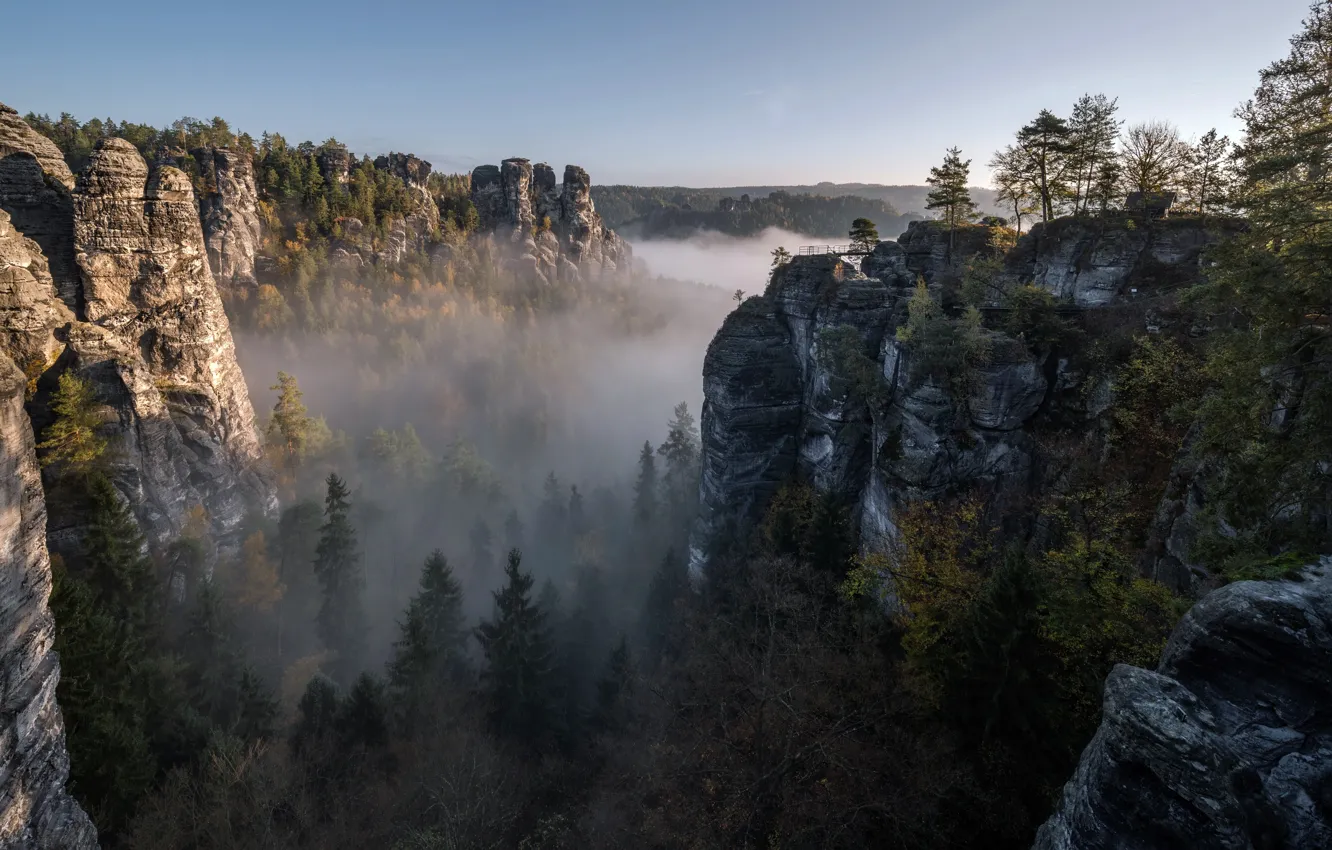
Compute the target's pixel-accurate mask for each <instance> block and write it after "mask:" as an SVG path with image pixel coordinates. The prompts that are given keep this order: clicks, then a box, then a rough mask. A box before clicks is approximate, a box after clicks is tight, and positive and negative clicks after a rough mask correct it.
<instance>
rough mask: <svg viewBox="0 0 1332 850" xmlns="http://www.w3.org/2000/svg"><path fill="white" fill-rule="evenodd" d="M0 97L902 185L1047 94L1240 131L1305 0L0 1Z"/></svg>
mask: <svg viewBox="0 0 1332 850" xmlns="http://www.w3.org/2000/svg"><path fill="white" fill-rule="evenodd" d="M0 7H2V8H4V14H3V17H4V19H5V26H6V29H7V30H8V31H9V32H11V33H29V34H31V36H32V37H22V38H9V39H6V43H5V49H4V50H3V51H0V102H3V103H7V104H8V105H10V106H12V107H14V108H15V109H17V110H19V112H21V113H27V112H29V111H34V112H39V113H50V114H52V115H57V114H59V113H61V112H70V113H72V114H74V115H75V116H77V117H79V118H84V119H86V118H89V117H92V116H94V115H96V116H98V117H102V118H106V117H112V118H114V119H116V120H122V119H124V120H130V121H135V122H139V123H149V124H154V125H163V124H168V123H170V122H171V121H172V120H174V119H176V118H179V117H182V116H193V117H196V118H205V119H206V118H211V117H213V116H214V115H220V116H222V117H223V118H226V119H227V120H228V121H229V122H230V123H231V125H232V127H233V128H235V129H239V130H245V131H246V132H249V133H251V134H252V135H255V136H258V135H259V133H261V132H263V131H265V130H272V131H276V132H280V133H282V134H283V135H284V136H286V137H287V139H288V140H289V141H292V142H296V141H300V140H305V139H309V140H311V141H314V142H316V143H317V142H322V141H323V140H325V139H327V138H329V137H330V136H333V137H336V138H337V139H338V140H340V141H342V142H344V143H346V144H347V145H348V146H350V147H351V148H352V149H353V150H354V151H356V152H358V153H362V152H363V153H369V154H372V155H373V154H378V153H383V152H386V151H389V150H399V151H411V152H414V153H416V154H418V155H420V156H423V157H424V158H426V159H428V160H430V161H431V162H432V163H434V164H435V167H436V169H437V170H442V171H463V170H469V169H471V168H472V167H474V166H476V165H479V164H483V163H498V162H499V161H500V160H501V159H505V158H507V157H512V156H523V157H528V158H530V159H532V160H533V161H545V162H549V163H551V164H552V165H554V166H555V167H556V169H557V170H562V166H563V165H565V164H567V163H575V164H578V165H582V166H583V167H584V168H586V169H587V170H588V171H589V173H590V174H591V176H592V179H593V181H594V182H596V183H603V184H605V183H635V184H640V185H685V186H727V185H731V186H734V185H762V184H799V183H814V182H819V181H824V180H827V181H833V182H866V183H888V184H901V183H910V184H918V183H921V182H923V181H924V178H925V176H926V175H927V173H928V171H929V167H930V166H931V165H933V164H936V163H937V162H938V161H939V160H940V159H941V158H942V155H943V152H944V150H945V149H946V148H948V147H950V146H953V145H957V146H960V147H961V148H962V152H963V156H964V157H970V158H972V159H973V160H974V163H975V165H974V167H973V182H975V183H977V184H980V185H984V184H985V183H986V182H987V181H988V169H986V168H985V167H984V163H985V162H987V161H988V160H989V158H990V156H991V154H992V153H993V152H994V151H995V150H996V149H998V148H1000V147H1002V146H1003V145H1004V144H1006V143H1007V142H1008V141H1009V140H1010V139H1011V137H1012V135H1013V133H1014V131H1016V130H1017V129H1018V128H1019V127H1020V126H1021V125H1022V124H1024V123H1026V122H1027V121H1029V120H1030V119H1031V118H1032V117H1034V116H1035V115H1036V113H1037V112H1039V111H1040V110H1041V109H1043V108H1048V109H1051V110H1053V111H1055V112H1056V113H1059V114H1064V115H1066V114H1067V113H1068V112H1069V110H1070V108H1071V106H1072V104H1073V102H1074V100H1076V99H1077V97H1078V96H1079V95H1081V94H1083V93H1087V92H1091V93H1095V92H1104V93H1106V94H1107V95H1109V96H1111V97H1117V98H1118V99H1119V104H1120V114H1121V117H1123V118H1124V119H1125V120H1126V121H1128V122H1130V123H1133V122H1137V121H1142V120H1148V119H1158V118H1160V119H1166V120H1170V121H1172V122H1174V123H1175V124H1176V125H1177V126H1178V127H1179V128H1180V130H1181V132H1182V133H1183V134H1184V136H1185V137H1196V136H1199V135H1201V134H1202V133H1204V132H1206V131H1207V130H1208V129H1209V128H1211V127H1214V126H1215V127H1217V128H1218V129H1220V130H1221V131H1222V132H1227V133H1230V134H1231V135H1232V136H1236V135H1238V129H1239V128H1238V125H1237V123H1236V122H1235V120H1234V117H1233V112H1234V110H1235V107H1237V106H1238V105H1239V104H1240V103H1242V102H1243V101H1244V100H1245V99H1246V98H1248V97H1249V96H1250V95H1251V94H1252V92H1253V89H1254V86H1255V84H1256V82H1257V79H1258V71H1259V70H1260V69H1261V68H1263V67H1265V66H1266V65H1268V64H1269V63H1271V62H1272V61H1273V60H1275V59H1278V58H1280V57H1281V56H1283V55H1285V53H1286V51H1287V44H1288V40H1289V38H1290V36H1291V35H1293V34H1294V33H1295V32H1296V31H1297V30H1298V29H1299V26H1300V21H1301V20H1302V18H1303V17H1304V14H1305V13H1306V12H1307V10H1308V2H1307V0H1116V2H1105V0H1094V2H1093V0H950V2H922V0H820V2H809V0H670V2H654V1H653V2H649V0H508V2H506V3H503V4H500V3H494V2H478V1H477V0H473V2H454V0H435V1H434V2H403V0H375V2H373V3H365V2H361V1H360V0H357V2H353V0H319V2H312V0H232V2H229V3H226V4H222V3H179V2H176V0H173V2H163V1H162V0H126V2H118V3H108V2H106V0H61V2H52V0H0Z"/></svg>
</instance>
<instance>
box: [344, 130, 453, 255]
mask: <svg viewBox="0 0 1332 850" xmlns="http://www.w3.org/2000/svg"><path fill="white" fill-rule="evenodd" d="M375 168H377V169H379V170H380V171H387V172H388V173H390V174H392V175H394V176H396V177H398V178H400V179H401V180H402V181H403V183H405V184H406V185H407V191H408V192H409V193H410V194H411V197H412V206H411V209H410V211H409V212H408V213H407V215H406V217H405V218H400V219H395V220H394V221H393V222H392V223H391V224H390V226H389V234H388V238H387V240H386V243H385V246H384V249H383V250H382V251H380V252H379V255H378V257H377V258H376V259H377V260H378V261H379V262H383V263H389V264H396V263H401V262H402V261H403V259H404V258H406V256H407V255H408V254H411V253H421V252H424V251H425V250H426V247H427V245H428V244H429V243H430V241H431V240H432V239H435V238H436V237H437V234H438V233H439V207H438V206H436V205H435V199H434V198H433V197H431V195H430V189H429V188H428V187H427V180H429V178H430V163H428V162H426V161H425V160H423V159H420V158H418V157H416V156H413V155H412V154H409V153H407V154H404V153H390V154H389V155H388V156H381V157H378V158H376V159H375ZM357 224H360V222H357Z"/></svg>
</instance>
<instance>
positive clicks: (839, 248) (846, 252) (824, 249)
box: [797, 245, 870, 257]
mask: <svg viewBox="0 0 1332 850" xmlns="http://www.w3.org/2000/svg"><path fill="white" fill-rule="evenodd" d="M797 253H798V254H799V255H800V256H802V257H811V256H818V255H820V254H836V255H837V256H839V257H863V256H865V255H866V254H869V253H870V251H869V249H867V248H863V247H861V246H859V245H801V246H800V250H799V251H798V252H797Z"/></svg>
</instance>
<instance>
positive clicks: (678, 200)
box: [592, 186, 921, 239]
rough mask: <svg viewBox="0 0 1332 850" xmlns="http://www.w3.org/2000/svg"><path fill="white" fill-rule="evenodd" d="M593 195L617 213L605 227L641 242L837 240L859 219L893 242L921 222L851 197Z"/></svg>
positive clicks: (691, 192)
mask: <svg viewBox="0 0 1332 850" xmlns="http://www.w3.org/2000/svg"><path fill="white" fill-rule="evenodd" d="M592 195H593V198H594V199H595V200H596V203H597V205H598V209H601V207H602V206H603V205H604V206H605V207H606V208H607V209H609V210H612V211H613V213H612V214H611V215H607V218H606V220H607V222H611V221H615V222H616V223H615V224H613V225H612V226H614V227H615V228H616V229H619V230H622V231H623V232H624V233H625V234H627V235H630V236H633V237H637V238H641V239H681V238H687V237H689V236H692V235H694V234H696V233H698V232H700V231H703V232H711V231H715V232H717V233H723V234H726V235H728V236H739V237H747V236H755V235H757V234H759V233H762V232H763V231H764V230H766V229H768V228H770V227H776V228H780V229H782V230H789V231H794V232H796V233H801V234H805V235H807V236H812V237H815V238H827V239H839V238H841V236H842V235H843V234H844V233H845V232H846V228H847V225H848V224H849V223H850V222H851V221H852V220H853V219H856V218H869V219H870V220H872V221H874V222H875V223H876V224H877V225H878V226H879V228H880V229H881V230H882V232H883V233H884V235H885V236H890V237H891V236H896V235H897V234H898V233H901V232H902V231H903V230H905V229H906V225H907V222H908V221H912V220H914V219H918V218H920V217H921V216H920V214H918V213H916V214H910V213H908V214H903V213H900V212H898V211H897V209H896V208H894V207H893V205H892V204H890V203H887V202H886V201H881V200H874V199H868V198H863V197H860V196H858V195H850V194H848V195H839V196H834V197H826V196H822V195H815V194H807V193H806V194H795V193H790V192H783V191H776V192H771V193H769V194H768V195H767V196H764V197H754V198H751V197H750V196H749V195H748V194H741V195H740V196H738V197H735V196H732V195H729V194H727V193H726V190H721V189H656V188H644V187H639V186H597V187H595V188H594V189H593V192H592ZM612 216H613V217H612Z"/></svg>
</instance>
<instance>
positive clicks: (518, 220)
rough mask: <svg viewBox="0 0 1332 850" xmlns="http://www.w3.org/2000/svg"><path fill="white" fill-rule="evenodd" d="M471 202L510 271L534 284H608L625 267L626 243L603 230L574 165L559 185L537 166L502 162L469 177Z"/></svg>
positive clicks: (544, 167)
mask: <svg viewBox="0 0 1332 850" xmlns="http://www.w3.org/2000/svg"><path fill="white" fill-rule="evenodd" d="M472 204H473V205H474V206H475V207H476V209H477V213H478V216H479V218H480V221H481V227H482V228H483V229H485V230H490V231H493V232H494V235H495V239H496V241H497V243H498V245H499V246H500V248H501V253H502V254H503V255H504V260H505V263H506V265H507V267H509V268H510V269H511V270H513V271H514V272H516V273H517V274H518V275H519V276H520V277H523V278H527V279H530V280H532V281H533V282H535V283H551V282H554V281H555V280H567V281H573V282H578V281H583V280H601V279H609V278H613V277H615V276H617V275H619V274H622V273H624V272H627V271H628V270H629V267H630V264H631V262H632V256H631V252H630V250H629V245H628V243H626V242H625V241H624V240H623V239H621V238H620V237H619V236H618V235H616V233H615V231H613V230H611V229H610V228H608V227H606V226H605V224H604V222H602V220H601V216H600V215H598V214H597V211H596V207H595V205H594V204H593V203H592V194H591V180H590V178H589V177H588V176H587V172H586V171H584V170H583V169H581V168H579V167H578V166H576V165H570V166H566V167H565V169H564V182H563V183H562V184H558V185H557V184H556V182H555V171H554V169H552V168H551V167H550V166H549V165H546V164H545V163H537V164H536V165H532V163H531V162H530V161H529V160H526V159H518V158H514V159H506V160H504V162H503V163H501V164H500V165H499V166H494V165H482V166H479V167H478V168H476V169H475V170H474V171H473V172H472Z"/></svg>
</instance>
